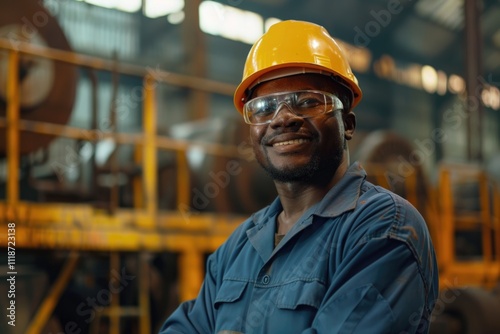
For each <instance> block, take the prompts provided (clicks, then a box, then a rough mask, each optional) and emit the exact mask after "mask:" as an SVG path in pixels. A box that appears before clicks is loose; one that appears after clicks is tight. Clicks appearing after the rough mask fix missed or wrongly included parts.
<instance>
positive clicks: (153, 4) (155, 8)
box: [144, 0, 184, 19]
mask: <svg viewBox="0 0 500 334" xmlns="http://www.w3.org/2000/svg"><path fill="white" fill-rule="evenodd" d="M183 9H184V0H168V1H166V0H146V1H145V3H144V15H145V16H147V17H149V18H152V19H154V18H157V17H161V16H166V15H169V14H173V13H178V12H181V11H182V10H183Z"/></svg>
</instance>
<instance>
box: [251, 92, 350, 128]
mask: <svg viewBox="0 0 500 334" xmlns="http://www.w3.org/2000/svg"><path fill="white" fill-rule="evenodd" d="M283 104H284V105H286V106H287V108H288V109H289V110H290V111H291V112H292V113H293V114H294V115H296V116H299V117H302V118H311V117H315V116H319V115H323V114H326V113H329V112H332V111H337V110H342V109H343V108H344V105H343V104H342V102H341V101H340V99H339V98H338V97H337V96H335V95H333V94H330V93H327V92H322V91H318V90H299V91H295V92H286V93H276V94H270V95H265V96H259V97H256V98H254V99H252V100H250V101H248V102H247V103H245V105H244V106H243V116H244V118H245V122H246V123H248V124H252V125H261V124H267V123H270V122H271V121H272V120H273V119H274V118H275V117H276V115H278V112H279V110H280V109H281V107H282V105H283Z"/></svg>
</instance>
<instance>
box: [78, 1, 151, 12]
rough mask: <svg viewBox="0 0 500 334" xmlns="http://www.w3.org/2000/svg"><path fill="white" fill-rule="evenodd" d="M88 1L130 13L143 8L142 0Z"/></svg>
mask: <svg viewBox="0 0 500 334" xmlns="http://www.w3.org/2000/svg"><path fill="white" fill-rule="evenodd" d="M85 2H86V3H89V4H91V5H95V6H99V7H104V8H111V9H118V10H121V11H124V12H128V13H134V12H137V11H138V10H139V9H141V6H142V1H141V0H128V1H120V0H85Z"/></svg>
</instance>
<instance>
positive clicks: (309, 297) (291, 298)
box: [276, 281, 326, 310]
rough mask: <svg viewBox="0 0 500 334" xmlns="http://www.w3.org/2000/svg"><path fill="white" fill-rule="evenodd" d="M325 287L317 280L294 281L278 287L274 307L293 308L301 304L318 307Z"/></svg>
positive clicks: (301, 305)
mask: <svg viewBox="0 0 500 334" xmlns="http://www.w3.org/2000/svg"><path fill="white" fill-rule="evenodd" d="M325 293H326V287H325V286H324V285H323V284H322V283H321V282H318V281H295V282H293V283H289V284H286V285H284V286H282V287H281V288H280V292H279V294H278V298H277V300H276V307H278V308H280V309H289V310H295V309H297V308H300V307H303V306H310V307H313V308H315V309H319V306H320V305H321V302H322V301H323V298H324V296H325Z"/></svg>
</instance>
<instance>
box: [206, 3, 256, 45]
mask: <svg viewBox="0 0 500 334" xmlns="http://www.w3.org/2000/svg"><path fill="white" fill-rule="evenodd" d="M199 14H200V29H201V30H202V31H203V32H205V33H207V34H211V35H216V36H222V37H225V38H228V39H232V40H235V41H241V42H244V43H247V44H253V43H254V42H255V41H257V39H259V38H260V37H261V36H262V33H263V29H264V20H263V18H262V16H261V15H259V14H257V13H254V12H250V11H247V10H241V9H238V8H235V7H231V6H226V5H223V4H221V3H219V2H215V1H203V2H202V3H201V4H200V7H199Z"/></svg>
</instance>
